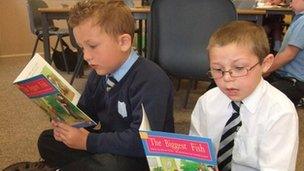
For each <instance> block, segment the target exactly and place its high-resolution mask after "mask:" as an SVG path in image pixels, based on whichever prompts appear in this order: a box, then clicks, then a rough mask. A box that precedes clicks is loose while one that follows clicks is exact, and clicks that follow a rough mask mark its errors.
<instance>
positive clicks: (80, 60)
mask: <svg viewBox="0 0 304 171" xmlns="http://www.w3.org/2000/svg"><path fill="white" fill-rule="evenodd" d="M69 32H70V42H71V45H72V46H73V47H74V48H76V49H77V64H76V66H75V69H74V73H73V76H72V78H71V80H70V84H71V85H72V84H73V83H74V80H75V78H76V77H77V76H81V75H83V63H84V59H83V52H82V49H81V48H80V47H79V46H78V44H77V42H76V39H75V36H74V34H73V29H72V28H71V27H69Z"/></svg>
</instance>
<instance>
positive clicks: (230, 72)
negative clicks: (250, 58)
mask: <svg viewBox="0 0 304 171" xmlns="http://www.w3.org/2000/svg"><path fill="white" fill-rule="evenodd" d="M259 63H260V61H258V62H257V63H256V64H254V65H253V66H252V67H249V68H246V67H244V68H245V69H246V70H245V71H246V74H244V75H241V76H232V75H231V74H232V70H234V69H229V70H227V71H223V70H221V72H222V75H221V76H220V77H213V76H212V72H211V70H212V69H210V70H209V71H208V72H207V75H208V76H209V78H211V79H219V78H223V76H224V75H225V73H229V75H230V77H232V78H238V77H244V76H246V75H248V73H249V71H251V70H252V69H253V68H254V67H256V66H257V65H258V64H259Z"/></svg>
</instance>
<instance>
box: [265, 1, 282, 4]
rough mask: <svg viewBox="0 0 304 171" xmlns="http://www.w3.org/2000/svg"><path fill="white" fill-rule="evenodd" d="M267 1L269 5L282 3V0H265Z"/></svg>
mask: <svg viewBox="0 0 304 171" xmlns="http://www.w3.org/2000/svg"><path fill="white" fill-rule="evenodd" d="M267 2H268V3H270V5H279V4H280V3H282V2H283V1H282V0H267Z"/></svg>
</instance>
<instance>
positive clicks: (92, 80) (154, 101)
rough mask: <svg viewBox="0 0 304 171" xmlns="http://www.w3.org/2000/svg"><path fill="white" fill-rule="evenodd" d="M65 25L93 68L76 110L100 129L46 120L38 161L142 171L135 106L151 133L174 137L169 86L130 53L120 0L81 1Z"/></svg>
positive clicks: (129, 30)
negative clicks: (71, 31) (40, 159)
mask: <svg viewBox="0 0 304 171" xmlns="http://www.w3.org/2000/svg"><path fill="white" fill-rule="evenodd" d="M69 25H70V26H71V27H72V28H73V32H74V35H75V38H76V40H77V43H78V44H79V46H80V47H81V48H82V49H83V53H84V59H85V60H86V61H87V62H88V64H89V65H90V66H91V67H92V68H93V69H94V71H92V73H91V74H90V75H89V78H88V81H87V85H86V87H85V90H84V92H83V94H82V96H81V98H80V100H79V103H78V106H79V107H80V108H81V109H82V110H83V111H84V112H85V113H87V114H88V115H89V116H90V117H91V118H93V119H94V120H95V121H96V122H99V123H100V125H101V128H100V129H99V130H93V129H88V128H87V129H84V128H80V129H78V128H74V127H70V126H68V125H66V124H64V123H59V122H55V121H52V126H53V130H46V131H44V132H43V133H42V134H41V135H40V137H39V141H38V148H39V152H40V155H41V157H42V158H43V159H44V160H45V162H46V163H47V164H48V165H49V166H51V167H53V168H60V169H61V170H148V165H147V162H146V158H145V156H144V152H143V147H142V144H141V140H140V138H139V135H138V129H139V126H140V123H141V120H142V107H141V106H142V104H143V106H144V108H145V112H146V113H147V117H148V119H149V122H150V127H151V129H152V130H158V131H166V132H174V124H173V91H172V90H173V88H172V84H171V81H170V80H169V78H168V77H167V75H166V74H165V73H164V72H163V71H162V70H161V69H160V68H159V67H158V66H157V65H155V64H154V63H152V62H150V61H148V60H146V59H144V58H141V57H139V56H138V55H137V53H136V52H135V51H134V50H132V48H131V47H132V40H133V34H134V19H133V17H132V14H131V12H130V10H129V8H128V7H126V6H125V5H124V3H123V1H119V0H87V1H81V2H79V3H77V4H76V5H75V6H74V7H73V8H72V9H71V12H70V18H69Z"/></svg>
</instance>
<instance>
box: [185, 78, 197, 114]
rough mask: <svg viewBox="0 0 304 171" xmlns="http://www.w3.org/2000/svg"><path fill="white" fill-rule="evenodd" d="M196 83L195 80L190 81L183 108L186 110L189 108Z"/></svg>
mask: <svg viewBox="0 0 304 171" xmlns="http://www.w3.org/2000/svg"><path fill="white" fill-rule="evenodd" d="M194 82H195V80H189V85H188V89H187V93H186V97H185V102H184V106H183V107H184V108H185V109H186V108H187V104H188V100H189V95H190V91H191V89H192V88H193V86H194Z"/></svg>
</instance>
